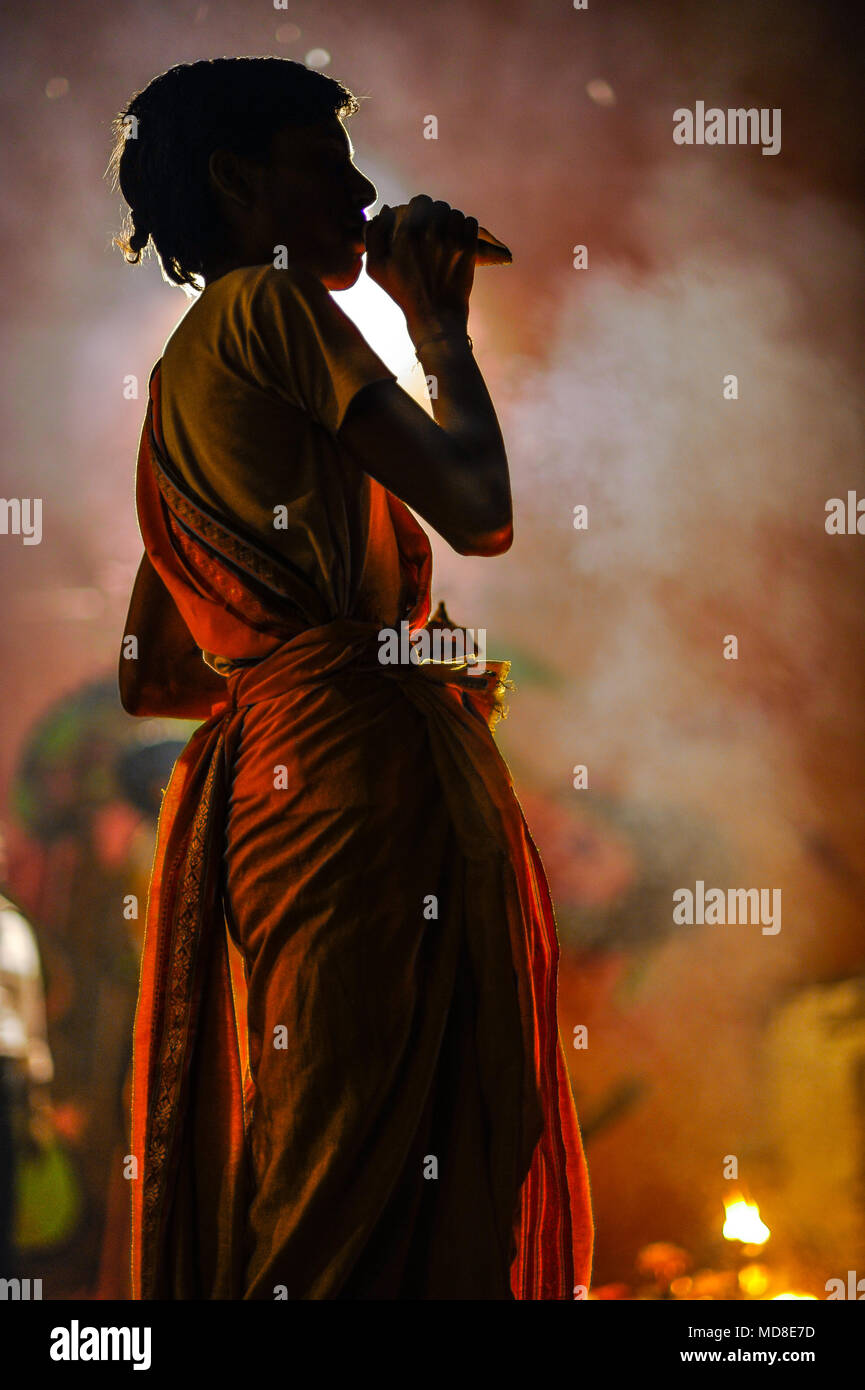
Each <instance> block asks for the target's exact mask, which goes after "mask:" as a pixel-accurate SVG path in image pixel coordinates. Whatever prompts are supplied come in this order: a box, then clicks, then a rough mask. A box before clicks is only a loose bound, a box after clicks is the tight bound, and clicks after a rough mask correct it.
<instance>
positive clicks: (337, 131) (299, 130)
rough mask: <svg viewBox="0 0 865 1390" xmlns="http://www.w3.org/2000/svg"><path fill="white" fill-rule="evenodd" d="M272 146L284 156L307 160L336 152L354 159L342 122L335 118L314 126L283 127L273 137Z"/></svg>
mask: <svg viewBox="0 0 865 1390" xmlns="http://www.w3.org/2000/svg"><path fill="white" fill-rule="evenodd" d="M274 145H275V147H276V148H277V149H279V150H281V151H283V152H284V153H286V154H292V155H294V156H297V155H299V154H305V155H306V156H307V158H311V159H315V158H316V157H317V156H319V155H322V154H327V153H329V152H332V151H336V152H337V153H338V154H346V153H348V155H349V156H350V157H351V158H354V146H353V144H352V142H351V139H350V137H349V133H348V131H347V130H346V128H345V126H344V125H343V123H342V121H340V120H339V119H338V117H336V116H332V117H330V118H329V119H328V120H325V121H319V122H317V123H316V124H315V125H305V126H285V127H284V128H283V129H282V130H280V131H278V132H277V134H276V136H275V137H274Z"/></svg>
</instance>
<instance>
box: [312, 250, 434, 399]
mask: <svg viewBox="0 0 865 1390" xmlns="http://www.w3.org/2000/svg"><path fill="white" fill-rule="evenodd" d="M334 298H335V299H336V302H337V303H338V305H339V307H340V308H341V309H342V310H343V311H344V313H346V314H348V316H349V318H350V319H352V320H353V322H354V323H356V324H357V326H358V328H359V329H360V331H361V333H362V334H363V336H364V337H365V338H366V340H367V342H368V343H369V345H370V347H371V348H372V350H373V352H376V353H378V355H379V357H380V358H381V360H382V361H383V362H384V363H385V364H386V366H388V367H389V368H390V370H391V371H392V372H395V373H396V376H397V379H398V381H399V384H400V386H402V388H403V389H404V390H405V391H407V392H408V393H409V395H410V396H413V397H414V399H415V400H416V401H417V402H418V404H419V405H422V406H423V407H424V409H425V410H426V411H427V413H428V414H431V413H432V411H431V409H430V405H429V396H428V393H427V389H426V379H425V377H424V374H423V371H422V370H421V368H420V365H419V363H418V361H417V358H416V357H415V350H414V347H413V345H412V340H411V338H410V337H409V335H408V329H407V328H406V323H405V315H404V313H403V311H402V309H400V308H399V306H398V305H397V304H395V303H394V301H393V300H392V299H391V297H390V295H389V294H385V292H384V290H383V289H382V288H381V286H380V285H377V284H376V283H375V281H374V280H371V279H370V278H369V276H368V275H367V273H366V265H365V264H364V269H363V271H362V272H361V274H360V277H359V278H358V280H357V282H356V283H355V284H354V285H352V287H351V289H350V290H337V291H335V292H334Z"/></svg>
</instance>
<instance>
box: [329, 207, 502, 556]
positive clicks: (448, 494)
mask: <svg viewBox="0 0 865 1390" xmlns="http://www.w3.org/2000/svg"><path fill="white" fill-rule="evenodd" d="M409 210H410V213H409V216H408V217H407V218H406V219H405V223H404V225H403V226H402V228H400V229H399V233H398V235H394V233H393V229H392V227H391V225H390V224H389V222H388V219H387V215H386V213H383V214H382V215H381V219H376V222H377V223H380V226H379V227H377V228H373V225H372V224H371V225H370V229H369V231H368V234H367V248H368V252H369V261H368V266H367V269H368V271H369V274H370V276H371V278H373V279H375V280H376V281H377V283H379V284H381V285H382V288H384V289H386V290H387V291H388V293H390V294H391V296H392V297H393V298H394V299H395V300H396V301H397V303H399V304H400V305H401V307H402V308H403V310H404V312H405V315H406V321H407V323H408V329H409V333H410V334H411V337H412V340H413V342H414V343H415V345H416V346H418V345H419V352H420V359H421V363H422V365H423V368H424V371H425V373H426V374H427V376H434V377H435V378H436V386H437V395H436V396H435V397H434V398H433V402H432V407H433V416H434V419H433V420H430V418H429V416H428V415H427V413H426V411H425V410H423V409H422V408H421V407H420V406H419V405H418V404H417V402H416V401H414V400H412V398H411V397H410V396H409V395H408V394H407V393H406V392H405V391H403V390H402V389H401V388H400V387H399V386H397V385H396V384H395V383H394V382H392V381H389V382H374V383H372V384H371V385H369V386H366V387H364V388H363V389H362V390H361V391H359V392H358V394H357V395H356V396H355V398H354V400H353V401H352V402H351V405H350V406H349V408H348V411H347V412H346V415H345V418H344V420H343V423H342V427H341V428H340V432H339V434H340V439H341V441H342V442H343V444H344V445H345V446H346V447H347V448H348V450H349V452H350V453H352V454H353V455H354V457H355V458H356V459H357V461H358V462H359V464H360V466H361V467H362V468H363V469H364V471H365V472H367V473H369V474H370V475H371V476H372V477H373V478H375V479H377V481H379V482H381V483H382V484H383V485H384V486H385V487H387V488H388V489H389V490H390V491H391V492H393V493H394V494H395V495H396V496H397V497H399V498H400V499H401V500H402V501H403V502H406V503H407V504H408V506H410V507H412V508H413V509H414V510H415V511H416V512H417V513H418V514H419V515H420V516H422V517H423V518H424V520H425V521H428V522H429V523H430V525H431V526H432V527H434V529H435V530H436V531H438V533H439V535H441V536H443V537H444V539H445V540H446V541H447V542H448V543H449V544H450V545H451V546H452V547H453V548H454V550H456V551H458V553H459V554H461V555H488V556H489V555H500V554H502V553H503V552H504V551H506V550H507V549H508V548H509V546H510V544H511V541H512V539H513V516H512V506H511V492H510V479H509V476H508V460H507V454H506V452H505V447H504V442H503V440H502V435H501V430H500V429H499V423H498V420H497V419H496V413H495V410H494V408H493V404H492V401H491V400H490V396H489V392H488V391H487V388H486V383H485V382H484V379H483V377H482V376H481V373H480V369H479V367H478V365H477V362H476V361H475V359H474V356H473V354H472V351H471V349H470V347H469V345H468V342H467V339H466V325H467V319H468V296H469V293H470V290H471V283H472V276H473V271H474V247H475V244H476V240H477V222H476V221H475V220H474V219H473V218H465V217H463V214H462V213H460V212H456V211H454V210H452V209H450V208H449V207H448V205H447V204H446V203H436V204H433V203H432V201H431V200H430V199H429V198H423V197H419V198H415V199H412V202H411V203H410V204H409ZM440 334H446V335H447V336H446V337H444V338H439V335H440ZM433 337H435V338H437V339H438V341H435V342H428V341H427V340H428V339H430V338H433Z"/></svg>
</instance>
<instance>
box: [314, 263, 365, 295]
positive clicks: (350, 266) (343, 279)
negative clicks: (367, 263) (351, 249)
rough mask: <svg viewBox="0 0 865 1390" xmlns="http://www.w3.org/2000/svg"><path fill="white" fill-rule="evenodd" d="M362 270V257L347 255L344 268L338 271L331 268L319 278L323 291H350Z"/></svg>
mask: <svg viewBox="0 0 865 1390" xmlns="http://www.w3.org/2000/svg"><path fill="white" fill-rule="evenodd" d="M362 270H363V257H362V256H357V255H353V254H352V255H349V257H348V258H347V260H346V263H345V266H344V267H342V268H340V269H339V270H335V269H333V268H331V269H330V270H327V271H326V272H325V273H324V274H323V275H322V276H321V277H320V278H321V283H322V284H323V285H324V287H325V289H328V290H350V289H351V287H352V285H356V284H357V282H358V280H359V279H360V273H361V271H362Z"/></svg>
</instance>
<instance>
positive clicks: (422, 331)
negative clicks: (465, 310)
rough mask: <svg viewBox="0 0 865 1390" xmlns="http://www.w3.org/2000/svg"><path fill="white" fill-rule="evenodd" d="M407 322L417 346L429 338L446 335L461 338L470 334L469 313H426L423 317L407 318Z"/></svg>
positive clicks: (411, 336) (413, 341) (410, 335)
mask: <svg viewBox="0 0 865 1390" xmlns="http://www.w3.org/2000/svg"><path fill="white" fill-rule="evenodd" d="M406 322H407V325H408V332H409V337H410V338H411V340H412V343H413V344H414V346H415V348H417V346H418V343H422V342H424V341H425V340H426V339H427V338H437V337H439V336H442V337H443V336H444V335H447V336H451V335H452V336H453V337H455V338H459V337H461V336H462V337H465V336H466V335H467V334H468V323H469V318H468V314H426V315H424V317H423V318H419V319H407V320H406Z"/></svg>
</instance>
